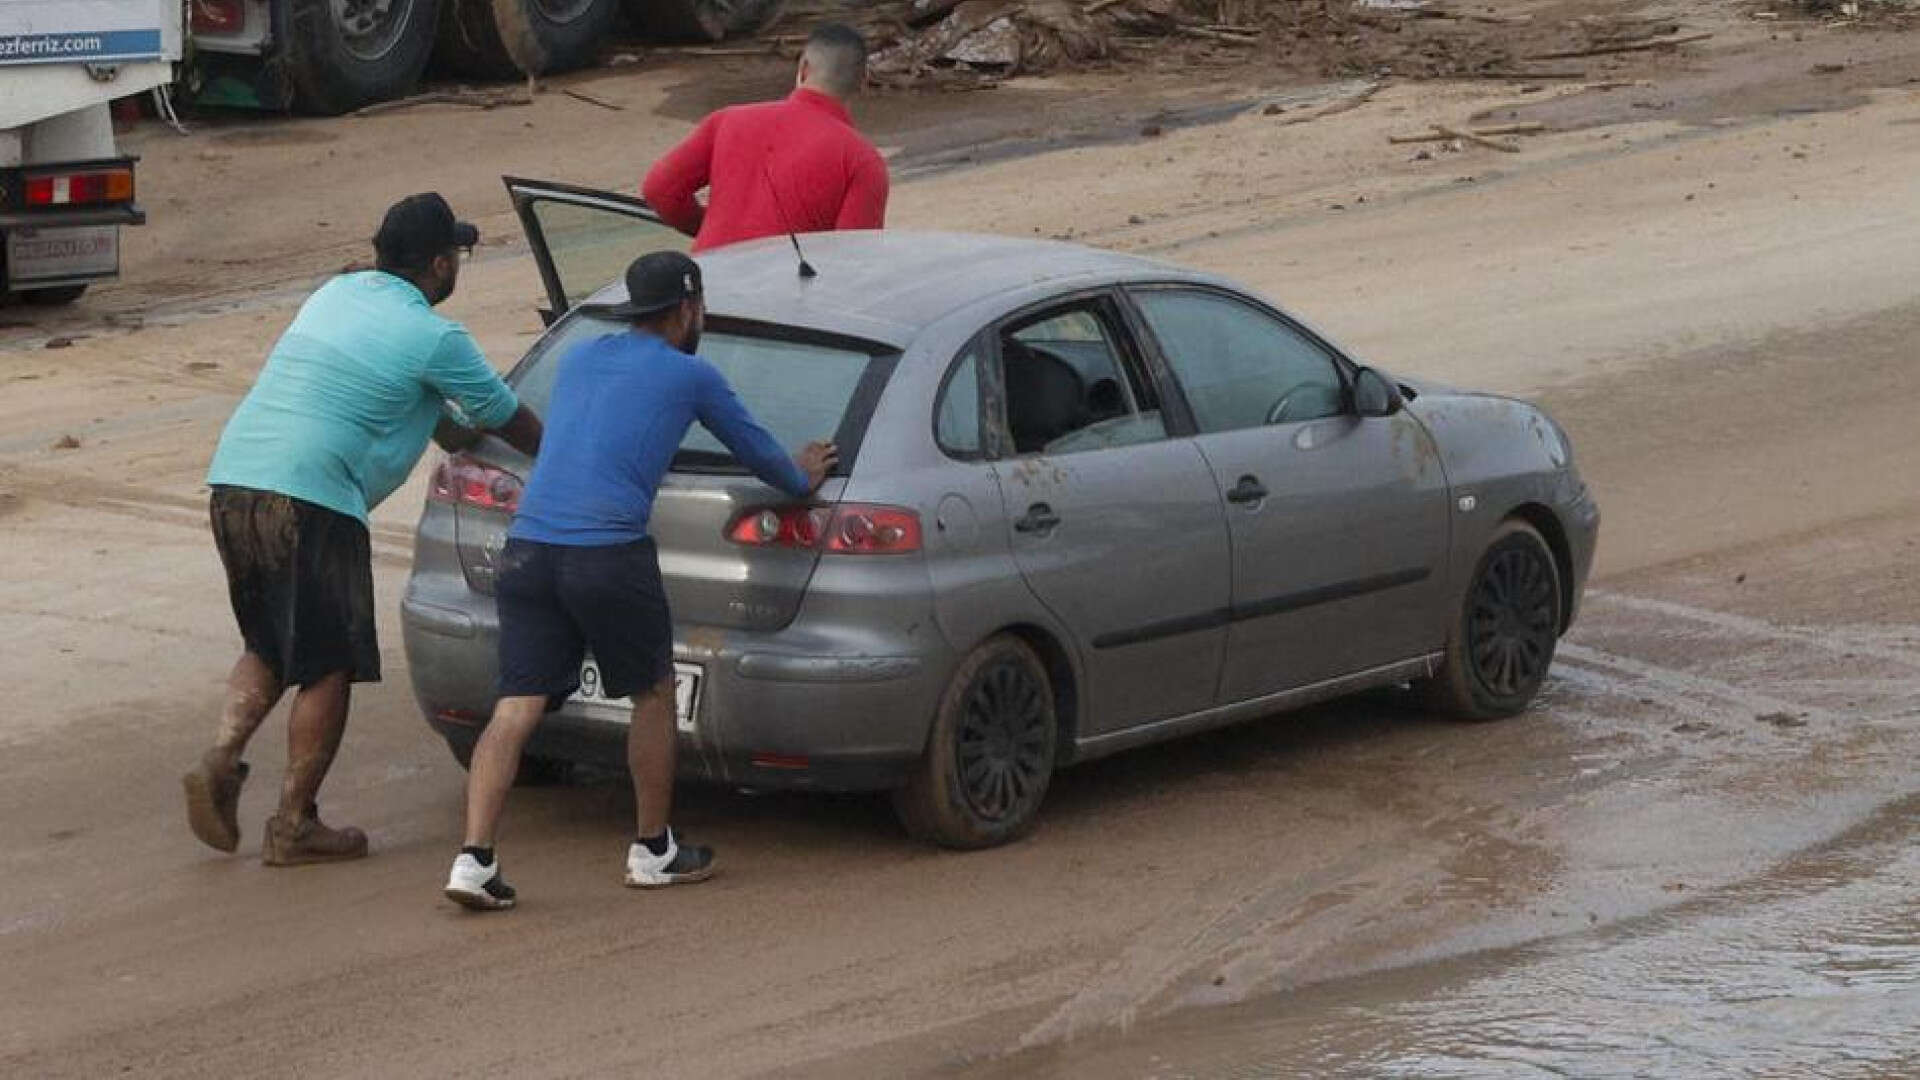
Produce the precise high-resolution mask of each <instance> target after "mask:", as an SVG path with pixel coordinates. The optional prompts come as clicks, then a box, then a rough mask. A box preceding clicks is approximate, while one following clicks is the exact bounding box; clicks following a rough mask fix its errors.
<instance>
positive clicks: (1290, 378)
mask: <svg viewBox="0 0 1920 1080" xmlns="http://www.w3.org/2000/svg"><path fill="white" fill-rule="evenodd" d="M1132 295H1133V299H1134V302H1135V303H1137V304H1138V305H1139V307H1140V313H1141V314H1142V315H1143V316H1144V317H1145V318H1146V321H1147V326H1148V327H1149V328H1150V329H1151V330H1152V331H1153V335H1154V337H1155V338H1157V339H1159V342H1160V351H1161V353H1162V354H1164V355H1165V357H1166V361H1167V364H1168V366H1169V367H1171V368H1172V369H1173V374H1174V376H1175V377H1176V378H1178V379H1179V380H1180V385H1181V388H1182V389H1183V390H1184V391H1185V392H1186V396H1187V404H1188V406H1190V407H1191V408H1192V409H1193V418H1194V422H1195V423H1197V424H1198V425H1199V426H1200V430H1201V431H1203V432H1217V431H1238V430H1240V429H1242V428H1251V427H1261V426H1263V425H1266V424H1281V423H1288V422H1291V421H1296V420H1318V419H1321V418H1323V417H1328V416H1337V415H1339V414H1340V413H1341V412H1344V411H1345V409H1346V394H1345V390H1344V387H1343V384H1342V382H1341V380H1340V370H1339V367H1338V362H1337V361H1336V360H1335V359H1334V357H1333V355H1332V354H1331V353H1329V352H1328V351H1327V349H1326V348H1325V347H1324V346H1322V345H1321V344H1320V343H1319V342H1316V341H1314V340H1313V339H1312V338H1309V337H1307V336H1306V335H1305V334H1303V333H1301V332H1300V331H1299V330H1297V329H1295V328H1293V327H1292V326H1289V325H1288V324H1287V323H1285V322H1282V321H1281V320H1279V319H1277V318H1275V317H1274V316H1272V315H1270V314H1268V313H1267V312H1265V311H1262V310H1261V309H1259V308H1257V307H1254V306H1253V305H1251V304H1248V303H1245V302H1243V301H1240V300H1235V299H1232V298H1231V297H1227V296H1223V295H1221V294H1219V293H1215V292H1205V291H1201V290H1198V289H1142V290H1139V291H1137V292H1135V293H1133V294H1132Z"/></svg>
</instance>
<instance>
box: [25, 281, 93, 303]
mask: <svg viewBox="0 0 1920 1080" xmlns="http://www.w3.org/2000/svg"><path fill="white" fill-rule="evenodd" d="M86 291H87V287H86V286H85V285H60V286H56V287H54V288H51V289H21V290H20V291H19V293H17V294H16V295H18V296H19V297H20V300H21V302H22V303H27V304H32V305H34V306H35V307H59V306H61V305H63V304H71V303H73V302H74V301H75V300H78V299H80V297H81V295H82V294H84V293H85V292H86Z"/></svg>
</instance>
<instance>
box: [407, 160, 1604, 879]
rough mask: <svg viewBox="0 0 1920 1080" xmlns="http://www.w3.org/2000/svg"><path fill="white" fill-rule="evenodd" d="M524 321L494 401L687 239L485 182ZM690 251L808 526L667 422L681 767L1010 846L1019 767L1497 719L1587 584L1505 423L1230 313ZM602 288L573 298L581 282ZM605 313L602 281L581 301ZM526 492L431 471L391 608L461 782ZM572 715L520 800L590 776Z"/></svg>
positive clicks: (925, 259) (1515, 430) (935, 273)
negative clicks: (808, 477)
mask: <svg viewBox="0 0 1920 1080" xmlns="http://www.w3.org/2000/svg"><path fill="white" fill-rule="evenodd" d="M508 188H509V190H510V191H511V193H512V195H513V199H514V202H515V205H516V207H517V209H518V211H519V213H520V216H521V221H522V224H523V225H524V226H525V228H526V231H527V234H528V238H529V241H530V242H531V245H532V247H533V250H534V253H535V255H536V258H537V261H538V264H539V268H540V272H541V276H542V278H543V280H544V283H545V285H546V289H547V292H548V296H549V299H550V301H551V304H552V307H551V310H549V311H547V312H545V313H544V314H545V315H546V316H547V319H548V322H549V324H550V325H549V328H548V330H547V331H546V333H545V335H544V336H542V337H541V338H540V340H539V341H538V342H536V343H535V344H534V346H533V347H532V349H531V350H529V352H528V353H527V355H526V357H525V358H524V359H523V360H521V362H520V363H519V365H518V366H517V367H515V368H514V370H513V372H512V373H511V375H510V377H509V381H510V382H511V383H512V384H513V385H514V387H515V389H516V390H517V391H518V393H519V394H520V396H521V398H522V399H523V400H524V401H525V402H526V403H527V404H528V405H530V406H531V407H533V408H534V409H535V410H536V411H544V409H545V406H546V404H547V398H548V395H549V393H550V392H551V389H552V386H553V382H554V375H555V372H556V370H557V368H558V367H559V365H560V363H561V360H562V358H563V357H564V356H565V355H566V353H567V352H568V351H569V350H570V349H571V348H572V347H573V346H575V345H576V344H578V343H580V342H582V341H586V340H589V339H591V338H593V337H595V336H597V335H601V334H607V333H613V332H617V331H618V330H619V329H620V328H619V327H617V326H614V325H611V324H608V323H605V322H602V321H598V320H596V319H595V318H593V317H592V316H591V315H589V314H587V313H585V312H582V311H574V310H572V308H573V307H574V306H575V305H576V304H577V303H579V302H580V301H582V300H583V299H586V298H588V297H589V296H592V298H593V299H595V300H597V301H599V302H610V301H615V300H619V299H622V298H623V292H622V286H620V285H619V284H617V282H618V279H619V277H620V272H621V270H622V269H623V268H624V267H625V265H626V263H627V261H628V260H629V259H631V258H632V257H634V256H635V255H637V254H640V253H643V252H645V251H649V250H654V249H658V248H662V247H678V246H684V240H683V239H681V238H680V237H679V236H678V235H677V234H675V233H673V232H671V230H669V229H667V228H666V227H665V226H663V225H661V224H659V222H658V221H657V219H656V218H654V216H653V215H652V213H651V212H650V211H649V210H648V209H647V208H646V206H645V205H644V204H642V203H640V202H637V201H635V200H632V199H629V198H626V197H623V196H620V195H615V194H612V193H607V192H599V191H590V190H586V189H580V188H573V187H570V186H566V185H560V184H551V183H537V182H530V181H520V180H511V179H510V180H509V181H508ZM803 242H804V246H805V258H806V260H808V261H809V262H810V263H811V266H812V267H814V268H817V271H818V272H817V274H814V275H811V276H809V275H803V274H802V273H801V272H800V260H799V258H798V256H797V253H796V251H795V249H794V245H793V244H792V243H790V242H789V241H788V240H787V239H780V240H767V241H760V242H755V243H750V244H743V245H738V246H735V247H730V248H726V249H723V250H721V251H716V252H712V253H708V254H706V255H703V256H702V257H701V263H702V266H703V268H704V271H705V278H706V286H707V305H708V309H709V323H708V328H707V334H706V336H705V338H704V340H703V342H702V345H701V353H702V355H703V356H705V357H706V358H707V359H708V360H709V361H711V362H712V363H714V364H715V365H717V366H718V367H719V368H720V369H721V370H722V371H723V372H725V374H726V376H727V378H728V379H729V381H731V382H732V384H733V385H734V387H735V388H736V389H737V390H738V392H739V394H740V396H741V397H742V399H743V400H744V401H745V402H746V404H747V406H748V407H749V408H750V409H751V410H752V411H753V412H754V414H755V415H756V416H758V417H759V418H760V419H761V420H762V422H763V423H765V424H766V425H767V426H768V427H769V428H770V429H771V430H772V432H773V433H774V434H775V435H776V436H777V437H779V438H780V439H781V440H782V441H783V442H785V443H787V444H789V445H795V446H797V445H799V444H801V443H802V442H804V441H806V440H808V439H813V438H819V437H823V436H831V437H832V438H834V439H835V441H837V442H838V443H839V445H840V447H841V460H840V466H839V468H838V470H837V471H836V473H835V475H834V476H833V477H831V478H830V479H829V480H828V481H827V483H826V485H825V486H824V487H823V488H822V489H821V490H820V492H819V493H818V495H817V496H816V497H815V498H813V499H812V500H810V501H807V502H804V503H799V502H794V501H791V500H790V499H788V498H786V497H785V496H782V495H781V494H779V493H778V492H776V491H774V490H772V489H770V488H768V487H766V486H764V485H762V484H761V483H759V482H758V481H757V480H755V479H753V478H752V477H751V476H749V475H747V474H746V471H745V470H744V469H742V468H740V467H739V466H738V465H737V464H736V463H735V462H734V461H733V460H732V459H731V458H730V457H729V456H728V455H727V453H726V452H725V450H724V448H723V447H721V445H720V444H719V443H718V442H717V441H716V440H715V439H713V438H712V437H711V436H710V435H709V434H707V433H706V432H705V431H704V430H702V429H700V428H698V427H696V428H694V429H693V430H692V432H691V433H690V434H689V435H688V436H687V439H686V441H685V442H684V444H683V445H682V447H681V450H680V453H679V455H678V457H677V458H676V460H675V463H674V467H673V471H672V473H671V475H670V476H669V478H668V480H667V481H666V482H665V483H664V485H663V486H662V489H661V491H660V493H659V499H658V502H657V504H656V506H655V509H654V512H653V519H652V521H653V533H654V536H655V539H656V541H657V542H658V545H659V549H660V562H661V569H662V572H663V574H664V577H665V580H666V584H667V591H668V593H669V596H670V599H671V601H672V605H673V613H674V617H675V622H676V630H675V636H674V658H675V661H676V670H677V673H678V676H679V702H678V706H679V732H680V740H681V755H680V762H681V769H682V771H683V772H684V773H686V774H687V775H689V776H692V777H700V778H706V779H711V780H715V781H720V782H724V783H728V784H733V785H741V786H749V787H801V788H814V789H821V790H883V789H884V790H890V791H892V792H893V798H894V804H895V806H896V808H897V810H898V812H899V816H900V818H901V820H902V822H903V823H904V824H905V825H906V827H907V829H908V830H909V831H910V832H912V833H913V834H914V835H916V836H919V837H923V838H926V839H929V840H932V841H934V842H937V843H940V844H945V845H949V846H955V847H981V846H987V845H991V844H997V843H1001V842H1003V841H1006V840H1008V839H1011V838H1013V837H1015V836H1017V835H1019V834H1020V833H1021V832H1023V831H1024V830H1026V829H1027V828H1028V827H1030V826H1031V825H1032V824H1033V822H1034V819H1035V815H1036V813H1037V811H1038V809H1039V807H1040V804H1041V801H1042V799H1043V797H1044V796H1045V794H1046V791H1047V786H1048V782H1049V779H1050V778H1051V776H1052V774H1053V772H1054V770H1056V769H1058V768H1060V767H1062V766H1064V765H1069V764H1072V763H1075V762H1080V761H1085V760H1088V759H1090V758H1094V757H1098V756H1100V755H1103V754H1108V753H1112V752H1114V751H1117V750H1123V749H1126V748H1129V747H1135V746H1140V745H1142V744H1145V743H1150V742H1154V741H1157V740H1161V739H1167V738H1172V737H1175V736H1178V735H1183V734H1186V733H1189V732H1194V731H1199V730H1203V729H1206V728H1210V727H1215V726H1218V725H1221V724H1227V723H1232V722H1235V721H1240V720H1245V719H1251V718H1255V717H1262V716H1267V715H1269V714H1272V713H1275V712H1278V711H1281V710H1284V709H1288V708H1291V707H1295V706H1299V705H1303V704H1306V703H1309V702H1315V701H1320V700H1323V699H1326V698H1329V697H1333V696H1336V695H1341V694H1347V693H1351V692H1354V691H1358V690H1362V689H1366V688H1369V687H1376V686H1383V685H1390V684H1405V683H1411V684H1412V685H1413V686H1414V687H1415V688H1416V689H1417V690H1419V691H1420V692H1421V693H1422V694H1423V695H1424V696H1425V697H1426V698H1427V699H1428V700H1429V701H1431V702H1432V703H1433V704H1434V705H1435V706H1436V707H1437V708H1439V709H1441V710H1444V711H1445V712H1447V713H1450V714H1454V715H1459V716H1463V717H1495V716H1503V715H1508V714H1512V713H1516V712H1519V711H1521V710H1522V709H1524V708H1525V707H1526V706H1527V704H1528V703H1529V702H1530V701H1531V700H1532V698H1533V697H1534V695H1535V693H1536V692H1537V691H1538V689H1539V687H1540V685H1541V682H1542V680H1543V679H1544V677H1545V676H1546V673H1547V669H1548V665H1549V664H1550V662H1551V660H1552V657H1553V653H1554V647H1555V645H1556V643H1557V641H1558V638H1559V636H1560V635H1561V634H1562V633H1563V632H1564V631H1565V630H1566V628H1567V626H1568V624H1569V623H1570V622H1571V620H1572V618H1573V615H1574V610H1575V607H1576V605H1577V603H1578V600H1579V597H1580V593H1581V588H1582V585H1583V583H1584V581H1585V579H1586V576H1587V571H1588V568H1589V566H1590V565H1591V563H1592V559H1593V551H1594V542H1595V535H1596V532H1597V529H1598V523H1599V514H1598V511H1597V510H1596V508H1595V505H1594V502H1593V500H1592V498H1591V496H1590V495H1589V493H1588V491H1587V488H1586V485H1585V484H1584V483H1583V482H1582V481H1581V479H1580V476H1579V474H1578V472H1577V471H1576V470H1575V468H1574V463H1573V457H1572V452H1571V448H1570V447H1569V444H1568V441H1567V437H1566V435H1565V433H1564V432H1562V431H1561V429H1560V428H1559V427H1558V426H1557V425H1556V424H1555V423H1554V422H1553V421H1552V419H1550V418H1549V417H1548V416H1547V415H1546V414H1545V413H1543V412H1542V411H1541V410H1539V409H1538V408H1536V407H1534V406H1532V405H1529V404H1526V403H1524V402H1520V401H1516V400H1513V399H1510V398H1504V397H1497V396H1493V395H1489V394H1482V393H1472V392H1465V391H1458V390H1451V389H1444V388H1441V387H1438V386H1430V385H1423V384H1419V383H1414V382H1411V381H1408V380H1405V379H1394V378H1391V377H1389V376H1387V375H1385V374H1383V373H1381V372H1379V371H1377V370H1375V369H1372V368H1369V367H1366V366H1364V365H1362V364H1360V363H1358V362H1356V361H1355V360H1353V359H1352V358H1350V357H1348V356H1347V355H1345V354H1344V353H1342V352H1341V351H1340V350H1339V349H1338V348H1337V347H1335V346H1334V345H1333V344H1332V343H1330V342H1329V341H1328V340H1327V339H1326V338H1325V337H1324V336H1322V335H1320V334H1318V333H1316V332H1314V331H1313V330H1312V329H1310V328H1309V327H1307V326H1306V325H1305V324H1303V323H1302V322H1300V321H1299V320H1297V319H1296V318H1294V317H1293V316H1291V315H1289V314H1287V313H1286V312H1284V311H1282V310H1281V309H1280V308H1278V307H1276V306H1274V305H1273V304H1270V303H1268V302H1266V301H1263V300H1261V299H1260V298H1258V297H1256V296H1254V295H1252V294H1250V293H1248V292H1246V291H1245V290H1243V289H1241V288H1240V287H1238V286H1236V285H1235V284H1234V283H1232V282H1231V281H1227V280H1223V279H1221V278H1218V277H1214V276H1210V275H1207V274H1201V273H1196V272H1193V271H1189V270H1185V269H1181V268H1179V267H1175V266H1169V265H1166V264H1163V263H1158V262H1152V261H1148V260H1144V259H1139V258H1133V257H1128V256H1123V255H1118V254H1113V253H1109V252H1103V251H1096V250H1090V249H1087V248H1083V247H1078V246H1073V245H1068V244H1055V243H1042V242H1037V241H1026V240H1016V239H1006V238H1000V237H991V236H961V235H940V234H926V233H913V232H890V231H889V232H864V233H836V234H819V235H811V236H807V237H805V238H804V241H803ZM610 281H611V282H616V284H614V285H606V283H607V282H610ZM603 286H604V287H603ZM529 464H530V462H529V461H528V460H527V459H525V458H523V457H520V456H519V455H517V454H516V453H515V452H514V451H512V450H510V449H509V448H507V447H506V446H505V445H504V444H501V443H499V442H497V441H495V440H487V441H486V442H484V443H482V444H481V446H480V447H479V448H477V449H476V450H474V451H472V452H469V453H467V454H463V455H456V456H454V457H451V458H448V459H446V460H444V461H442V462H441V463H440V464H439V466H438V467H437V469H436V471H435V473H434V476H433V481H432V487H431V491H430V494H429V497H428V501H427V505H426V509H425V511H424V513H423V514H422V516H421V519H420V526H419V534H418V540H417V549H416V555H415V562H414V570H413V575H412V578H411V580H410V581H409V583H408V587H407V591H406V597H405V599H404V601H403V602H402V617H403V625H404V628H405V635H406V648H407V655H408V660H409V668H410V671H411V674H412V678H413V686H414V691H415V694H416V695H417V697H418V699H419V701H420V704H421V707H422V708H423V709H424V711H425V713H426V716H427V720H428V723H430V724H431V725H432V726H433V728H434V730H436V731H437V732H439V733H440V734H441V735H442V736H443V737H445V739H446V740H447V742H448V744H449V745H450V746H451V747H452V749H453V751H454V754H455V755H456V756H457V757H459V758H460V759H461V760H462V761H464V760H466V757H467V755H468V753H469V752H470V751H471V748H472V745H473V741H474V739H475V737H476V736H477V734H478V731H479V728H480V726H481V725H483V724H484V723H485V722H486V718H487V716H488V714H489V712H490V710H491V707H492V704H493V699H494V687H495V643H496V638H497V623H496V619H495V613H494V602H493V597H492V591H493V579H494V560H495V558H496V556H497V554H498V552H499V550H500V546H501V544H502V543H503V539H504V534H505V530H506V528H507V525H508V522H509V521H510V519H511V516H512V514H513V510H514V507H515V505H516V503H517V500H518V497H519V492H520V490H521V479H522V478H523V477H524V476H525V475H526V474H527V469H528V466H529ZM627 715H628V712H627V705H626V703H625V702H620V701H610V700H608V699H607V698H606V697H605V696H604V695H603V694H601V693H600V692H599V686H598V678H597V671H596V669H595V667H594V664H593V661H592V660H591V658H589V660H588V661H587V663H586V664H585V665H584V666H583V668H582V671H581V675H580V685H579V689H578V690H577V691H576V692H575V693H574V694H573V695H571V696H570V697H569V698H568V699H567V700H566V701H565V702H564V703H561V704H560V705H559V708H558V709H557V711H556V712H555V713H554V714H553V715H552V716H550V717H549V719H548V721H547V722H546V723H545V724H544V725H542V727H541V729H540V731H539V732H538V733H537V734H536V735H535V736H534V739H533V742H532V743H531V745H530V747H529V750H528V755H529V759H530V760H529V762H528V763H527V768H535V769H537V768H540V767H542V766H549V767H550V766H552V765H555V764H564V763H570V762H582V761H597V762H604V763H606V764H609V765H616V764H618V763H620V762H621V761H623V760H624V758H623V746H624V741H625V727H626V720H627Z"/></svg>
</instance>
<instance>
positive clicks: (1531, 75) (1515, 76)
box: [1461, 70, 1587, 81]
mask: <svg viewBox="0 0 1920 1080" xmlns="http://www.w3.org/2000/svg"><path fill="white" fill-rule="evenodd" d="M1586 77H1587V73H1586V72H1585V71H1508V70H1499V71H1476V72H1473V73H1471V74H1468V75H1463V76H1461V78H1466V79H1503V80H1510V81H1525V80H1528V79H1584V78H1586Z"/></svg>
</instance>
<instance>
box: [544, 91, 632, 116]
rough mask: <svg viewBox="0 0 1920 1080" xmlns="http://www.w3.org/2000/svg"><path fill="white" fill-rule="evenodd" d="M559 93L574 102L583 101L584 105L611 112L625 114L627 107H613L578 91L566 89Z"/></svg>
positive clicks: (611, 104)
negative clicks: (598, 107)
mask: <svg viewBox="0 0 1920 1080" xmlns="http://www.w3.org/2000/svg"><path fill="white" fill-rule="evenodd" d="M560 92H561V93H563V94H565V95H567V96H568V97H570V98H572V99H574V100H575V101H584V102H586V103H587V104H589V105H598V106H600V107H601V108H603V109H612V110H613V111H614V112H626V111H627V107H626V106H625V105H615V104H614V103H613V102H611V101H602V100H600V99H599V98H597V97H594V96H593V95H591V94H583V93H581V92H580V91H578V90H566V89H563V90H561V91H560Z"/></svg>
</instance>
